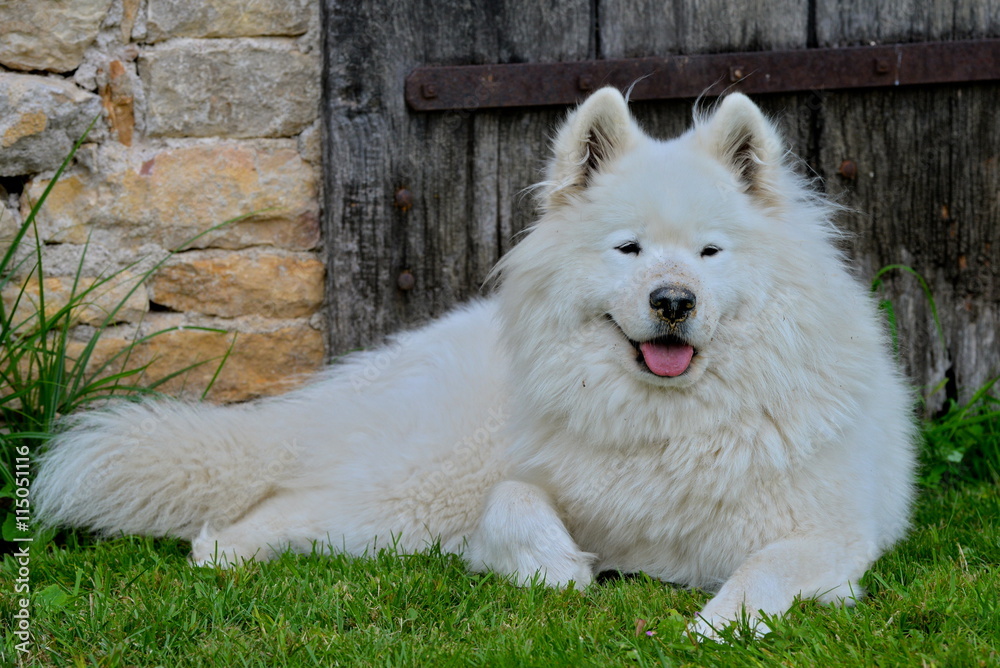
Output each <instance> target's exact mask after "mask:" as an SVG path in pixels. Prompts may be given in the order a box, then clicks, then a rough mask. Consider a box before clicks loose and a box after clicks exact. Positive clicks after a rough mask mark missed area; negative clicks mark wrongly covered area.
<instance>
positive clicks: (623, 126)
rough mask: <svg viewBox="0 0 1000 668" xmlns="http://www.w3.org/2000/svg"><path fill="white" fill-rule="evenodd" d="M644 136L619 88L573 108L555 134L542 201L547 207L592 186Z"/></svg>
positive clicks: (603, 92)
mask: <svg viewBox="0 0 1000 668" xmlns="http://www.w3.org/2000/svg"><path fill="white" fill-rule="evenodd" d="M641 135H642V132H641V130H639V127H638V126H637V125H636V123H635V121H634V120H633V119H632V114H630V113H629V110H628V104H627V103H626V102H625V98H624V97H622V94H621V93H620V92H619V91H618V90H617V89H616V88H611V87H608V88H602V89H600V90H599V91H597V92H596V93H594V94H593V95H591V96H590V97H589V98H587V100H586V101H584V103H583V104H581V105H580V106H579V107H577V109H576V110H575V111H573V112H572V113H571V114H570V115H569V118H567V119H566V122H565V123H564V124H563V126H562V128H561V129H560V130H559V134H558V135H557V136H556V140H555V143H554V156H553V158H552V161H551V162H550V163H549V169H548V180H547V182H546V183H545V184H544V186H543V195H542V200H543V203H544V206H545V207H546V208H552V207H554V206H558V205H560V204H562V203H565V202H566V201H567V199H568V198H570V197H572V196H573V195H575V194H579V193H580V192H582V191H583V190H585V189H586V188H587V187H589V186H590V185H591V183H592V181H593V178H594V176H595V175H596V174H598V173H600V172H601V171H603V170H605V169H607V168H608V167H609V166H610V165H611V163H613V162H614V161H615V160H616V159H617V158H618V157H619V156H621V155H622V154H623V153H625V152H626V151H628V150H629V149H630V148H631V147H632V146H633V145H634V144H635V142H636V139H637V138H638V137H640V136H641Z"/></svg>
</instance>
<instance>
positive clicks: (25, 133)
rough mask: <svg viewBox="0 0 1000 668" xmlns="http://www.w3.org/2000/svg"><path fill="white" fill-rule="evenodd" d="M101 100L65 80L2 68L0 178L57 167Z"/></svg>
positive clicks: (95, 112) (94, 113)
mask: <svg viewBox="0 0 1000 668" xmlns="http://www.w3.org/2000/svg"><path fill="white" fill-rule="evenodd" d="M100 114H101V100H100V98H99V97H97V96H96V95H93V94H91V93H88V92H86V91H84V90H81V89H79V88H77V87H76V86H74V85H73V84H71V83H69V82H67V81H63V80H61V79H55V78H52V79H49V78H46V77H40V76H35V75H30V74H11V73H5V72H0V176H17V175H20V174H31V173H35V172H41V171H45V170H47V169H55V168H56V167H58V166H59V165H60V164H61V163H62V161H63V159H64V158H65V157H66V155H67V154H68V153H69V151H70V149H72V148H73V144H74V142H76V140H77V139H79V138H80V137H81V136H82V135H83V133H84V131H86V129H87V126H88V125H90V122H91V121H93V120H94V119H95V118H96V117H97V116H99V115H100Z"/></svg>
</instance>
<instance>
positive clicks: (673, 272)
mask: <svg viewBox="0 0 1000 668" xmlns="http://www.w3.org/2000/svg"><path fill="white" fill-rule="evenodd" d="M554 153H555V155H554V157H553V159H552V162H551V164H550V168H549V175H548V180H547V181H546V182H545V183H543V184H542V185H541V186H540V191H541V209H542V215H541V218H540V220H539V221H538V223H537V225H536V226H535V227H534V228H533V230H532V231H531V233H530V234H529V235H527V237H526V238H525V239H524V240H523V241H522V242H521V243H520V244H519V245H517V246H516V247H515V248H514V250H513V251H512V252H511V253H509V254H508V255H507V256H506V257H505V258H504V259H503V260H502V261H501V263H500V265H499V267H498V276H499V280H500V287H499V289H498V291H497V294H496V295H495V296H494V297H492V298H490V299H488V300H485V301H479V302H476V303H473V304H471V305H469V306H466V307H464V308H461V309H458V310H456V311H454V312H453V313H452V314H450V315H448V316H446V317H444V318H442V319H441V320H439V321H437V322H434V323H432V324H430V325H428V326H427V327H425V328H423V329H420V330H417V331H414V332H410V333H406V334H403V335H401V336H399V337H397V338H396V339H395V340H393V341H392V342H390V344H389V345H387V346H386V347H385V348H383V349H381V350H376V351H371V352H365V353H360V354H357V355H355V356H352V357H350V358H348V359H347V360H346V361H345V362H343V363H341V364H337V365H335V366H334V367H332V368H331V369H330V370H329V372H327V373H326V374H325V375H324V377H322V378H321V379H320V380H319V381H317V382H315V383H314V384H312V385H310V386H308V387H306V388H305V389H302V390H299V391H297V392H294V393H292V394H290V395H287V396H284V397H280V398H276V399H267V400H262V401H259V402H256V403H253V404H249V405H243V406H233V407H213V406H192V405H186V404H181V403H154V404H140V405H122V406H118V407H113V408H110V409H106V410H101V411H96V412H92V413H89V414H84V415H81V416H79V417H78V418H76V421H75V423H74V424H73V425H72V426H71V428H70V429H69V430H68V431H66V432H65V433H63V434H62V435H60V436H59V437H57V439H56V440H55V442H54V444H53V447H52V448H51V450H50V451H49V453H48V454H47V455H46V456H45V458H44V460H43V462H42V465H41V471H40V474H39V477H38V479H37V481H36V483H35V488H34V494H35V498H36V500H37V502H38V503H39V506H40V510H41V512H42V513H43V515H44V517H45V518H46V519H47V521H48V522H50V523H52V524H61V525H69V526H78V527H87V528H90V529H93V530H96V531H99V532H102V533H106V534H113V533H118V532H126V533H145V534H154V535H176V536H180V537H183V538H187V539H191V540H192V541H193V544H192V557H193V559H194V561H195V562H196V563H221V564H225V563H232V562H235V561H238V560H240V559H249V558H253V559H266V558H269V557H271V556H272V555H274V554H275V553H276V552H277V551H281V550H285V549H288V548H291V549H295V550H307V549H310V548H311V547H312V546H313V545H314V543H316V542H319V543H320V544H322V545H327V546H329V547H330V548H331V549H334V550H344V551H346V552H349V553H352V554H361V553H364V552H365V551H366V550H370V549H372V548H373V547H376V546H381V545H387V544H390V543H393V542H394V543H395V544H396V546H397V549H400V550H402V551H411V550H420V549H422V548H424V547H425V546H427V545H428V544H429V543H431V542H432V541H440V543H441V545H442V547H443V548H444V549H445V550H448V551H453V552H460V553H462V554H464V556H465V558H466V560H467V561H468V563H469V565H470V567H471V568H473V569H492V570H494V571H498V572H500V573H502V574H509V575H512V576H514V577H515V578H516V580H517V581H519V582H522V583H524V582H527V581H529V580H531V579H532V578H533V577H536V576H537V575H540V576H541V577H544V579H545V581H546V582H547V583H548V584H550V585H556V586H565V585H567V584H569V583H570V582H573V583H575V585H576V586H585V585H586V584H588V583H589V582H590V580H591V578H592V576H593V574H594V573H595V572H597V571H600V570H605V569H620V570H623V571H644V572H646V573H649V574H650V575H652V576H654V577H657V578H661V579H663V580H666V581H669V582H674V583H680V584H683V585H688V586H694V587H702V588H705V589H708V590H712V591H717V592H718V593H717V594H716V596H715V598H713V599H712V600H711V601H710V602H709V603H708V604H707V605H706V606H705V608H704V610H702V611H701V613H700V619H699V623H698V624H699V625H698V626H697V629H698V630H699V631H701V632H704V633H706V634H711V628H710V627H713V626H715V627H717V626H719V625H721V624H725V623H727V622H729V621H732V620H734V619H736V618H738V617H739V616H740V614H741V612H742V611H743V610H744V608H745V611H746V613H747V614H749V615H750V617H751V618H755V617H757V616H758V613H759V611H761V610H762V611H764V612H766V613H775V614H776V613H781V612H784V611H785V610H786V609H787V608H788V606H789V605H790V604H791V603H792V601H793V599H794V598H795V597H796V596H806V597H816V598H819V599H820V600H822V601H828V602H832V601H846V602H848V603H850V602H851V601H852V600H853V597H855V596H858V595H860V593H861V592H860V589H859V588H858V585H857V581H858V579H859V578H860V577H861V575H862V574H863V573H864V571H865V569H866V568H868V566H869V565H870V564H871V563H872V562H873V560H874V559H876V558H877V557H878V556H879V555H880V554H881V553H882V552H883V551H884V550H885V549H886V548H888V547H889V546H890V545H891V544H892V543H893V542H894V541H896V540H898V539H899V538H900V537H901V536H902V535H903V533H904V532H905V529H906V526H907V520H908V514H909V507H910V503H911V499H912V495H913V491H912V486H911V479H912V474H913V467H914V453H913V448H912V442H913V423H912V420H911V415H910V414H911V411H910V402H911V399H910V396H909V393H908V391H907V389H906V386H905V384H904V382H903V380H902V379H901V378H900V376H899V375H898V374H897V372H896V370H895V369H894V365H893V362H892V359H891V357H890V355H889V353H888V352H887V345H886V341H885V337H884V334H883V332H882V328H881V326H880V323H879V318H878V315H877V312H876V309H875V307H874V305H873V303H872V301H871V299H870V298H869V296H868V294H867V291H866V289H865V288H864V286H863V285H861V284H860V283H859V282H858V281H856V280H855V279H853V278H852V277H851V275H850V273H849V271H848V269H847V268H846V267H845V263H844V261H843V259H842V258H841V256H840V254H839V253H838V251H837V250H836V249H835V246H834V243H833V242H834V240H835V238H836V232H835V230H834V228H833V227H832V226H831V223H830V221H829V219H830V215H831V207H829V206H828V205H826V204H824V203H823V201H822V200H820V199H819V198H818V197H816V196H814V195H813V194H811V192H810V191H809V190H808V188H807V187H806V186H804V185H803V183H802V182H801V181H800V179H799V178H798V177H796V176H795V175H794V174H793V172H792V170H791V169H790V168H789V166H788V165H787V164H786V160H785V157H784V149H783V144H782V141H781V139H780V137H779V136H778V134H777V133H776V131H775V130H774V129H773V127H772V126H771V125H770V124H769V123H768V122H767V120H766V119H765V118H764V117H763V116H762V114H761V113H760V111H759V110H758V109H757V107H756V106H754V105H753V103H752V102H750V101H749V100H748V99H747V98H745V97H743V96H742V95H737V94H734V95H730V96H728V97H727V98H725V99H724V100H722V102H721V103H720V104H719V105H718V109H717V110H716V111H715V113H714V114H713V115H711V116H710V117H707V118H701V119H698V120H697V122H696V123H695V127H694V128H693V129H692V130H691V131H689V132H688V133H686V134H685V135H683V136H681V137H680V138H678V139H675V140H673V141H667V142H660V141H656V140H653V139H651V138H649V137H647V136H646V135H645V134H643V133H642V132H641V130H640V129H639V128H638V126H637V125H636V123H635V122H634V121H633V120H632V118H631V116H630V114H629V111H628V109H627V106H626V103H625V101H624V100H623V99H622V96H621V95H620V94H619V93H618V92H617V91H614V90H612V89H604V90H602V91H599V92H597V93H596V94H594V95H593V96H592V97H591V98H590V99H589V100H588V101H587V102H585V103H584V104H583V105H582V106H581V107H580V108H579V109H578V110H577V111H575V112H574V113H573V114H572V115H571V116H570V117H569V119H568V120H567V122H566V123H565V125H564V126H563V128H562V130H561V131H560V133H559V135H558V137H557V139H556V142H555V149H554ZM628 242H635V243H637V244H638V245H639V246H641V251H640V252H639V253H638V254H635V253H625V252H622V251H620V250H618V249H617V248H618V247H619V246H622V244H625V243H628ZM707 246H714V247H716V248H718V249H721V250H720V251H719V252H717V253H715V254H712V255H708V254H706V255H704V256H703V255H702V250H703V249H704V248H705V247H707ZM664 285H679V286H682V287H684V288H686V289H688V290H690V291H692V292H693V293H694V294H696V296H697V308H696V309H695V310H694V311H693V313H692V314H691V315H690V317H688V319H687V320H686V321H685V322H684V323H683V328H682V329H681V330H679V331H681V332H682V334H683V337H684V338H685V340H687V341H688V342H690V343H691V344H692V345H693V346H694V347H695V349H696V350H697V353H696V355H695V357H694V359H693V361H692V364H691V366H690V368H689V369H688V370H687V372H686V373H684V374H682V375H680V376H677V377H674V378H668V377H659V376H655V375H653V374H651V373H650V372H649V371H648V370H646V369H645V368H644V367H642V366H641V365H640V364H639V363H638V362H637V361H636V354H637V353H636V350H635V349H634V348H633V346H632V345H631V344H630V343H629V341H628V340H627V339H626V336H627V337H628V339H632V340H635V341H642V340H646V339H649V338H652V337H654V336H657V335H658V333H662V323H660V322H659V321H658V320H657V318H656V315H655V314H654V313H653V310H652V309H651V308H650V305H649V299H650V297H649V295H650V293H651V291H652V290H655V289H656V288H658V287H661V286H664ZM658 328H660V329H658Z"/></svg>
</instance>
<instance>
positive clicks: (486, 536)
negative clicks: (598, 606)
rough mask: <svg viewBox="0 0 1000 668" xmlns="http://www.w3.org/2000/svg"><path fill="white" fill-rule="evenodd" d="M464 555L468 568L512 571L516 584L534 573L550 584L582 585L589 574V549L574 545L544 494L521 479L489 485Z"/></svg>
mask: <svg viewBox="0 0 1000 668" xmlns="http://www.w3.org/2000/svg"><path fill="white" fill-rule="evenodd" d="M465 558H466V561H467V562H468V563H469V565H470V567H471V568H472V569H473V570H476V571H486V570H491V571H494V572H497V573H500V574H502V575H511V576H514V577H515V578H516V580H517V583H518V584H520V585H526V584H529V583H531V581H532V580H533V579H534V578H535V576H536V574H537V575H538V576H539V577H540V578H541V579H544V581H545V583H546V584H547V585H549V586H553V587H566V586H568V585H569V584H570V583H571V582H572V583H573V584H574V585H575V586H576V587H577V588H580V589H582V588H583V587H585V586H586V585H588V584H590V581H591V579H592V578H593V574H592V572H591V563H592V562H593V560H594V555H592V554H588V553H586V552H582V551H580V549H579V548H578V547H577V546H576V543H575V542H574V541H573V538H572V537H571V536H570V535H569V531H567V529H566V526H565V525H564V524H563V523H562V520H560V519H559V515H558V513H557V512H556V509H555V508H554V507H553V504H552V501H551V499H550V498H549V495H548V494H546V493H545V491H544V490H543V489H542V488H541V487H538V486H537V485H532V484H529V483H525V482H517V481H512V480H509V481H506V482H501V483H498V484H497V485H496V486H494V487H493V490H492V491H491V492H490V496H489V498H488V499H487V501H486V506H485V509H484V510H483V515H482V517H481V518H480V521H479V526H478V528H477V529H476V531H475V532H474V533H473V534H472V536H470V537H469V545H468V549H467V550H466V554H465Z"/></svg>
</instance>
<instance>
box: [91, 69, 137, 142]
mask: <svg viewBox="0 0 1000 668" xmlns="http://www.w3.org/2000/svg"><path fill="white" fill-rule="evenodd" d="M102 79H103V81H102V83H101V85H100V89H99V92H100V95H101V101H102V103H103V104H104V111H105V112H106V113H107V115H108V121H109V123H110V125H111V130H112V131H113V132H114V135H115V137H117V139H118V141H120V142H121V143H122V144H124V145H125V146H131V145H132V135H133V133H134V132H135V93H134V90H133V89H134V86H133V81H132V74H131V73H130V72H129V71H128V70H127V69H126V68H125V65H123V64H122V62H121V61H120V60H112V61H111V62H110V63H108V65H107V71H106V72H104V73H103V76H102Z"/></svg>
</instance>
